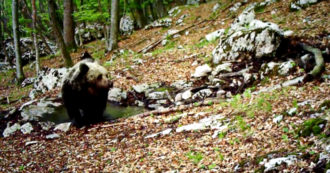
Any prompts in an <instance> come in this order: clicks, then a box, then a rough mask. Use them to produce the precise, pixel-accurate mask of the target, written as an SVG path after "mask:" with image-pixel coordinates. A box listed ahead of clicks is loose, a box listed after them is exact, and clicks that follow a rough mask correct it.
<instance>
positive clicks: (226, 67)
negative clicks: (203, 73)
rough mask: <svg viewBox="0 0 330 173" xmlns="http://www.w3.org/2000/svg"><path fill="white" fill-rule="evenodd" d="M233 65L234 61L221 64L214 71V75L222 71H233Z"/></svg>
mask: <svg viewBox="0 0 330 173" xmlns="http://www.w3.org/2000/svg"><path fill="white" fill-rule="evenodd" d="M231 66H232V63H229V62H227V63H223V64H220V65H218V66H217V67H216V68H215V69H214V70H213V71H212V75H213V76H215V75H218V74H219V73H222V72H232V69H231Z"/></svg>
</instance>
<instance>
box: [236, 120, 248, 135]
mask: <svg viewBox="0 0 330 173" xmlns="http://www.w3.org/2000/svg"><path fill="white" fill-rule="evenodd" d="M236 126H237V127H239V128H240V129H241V131H245V130H247V129H249V128H250V125H248V124H247V123H246V122H245V121H244V119H243V118H242V117H241V116H236Z"/></svg>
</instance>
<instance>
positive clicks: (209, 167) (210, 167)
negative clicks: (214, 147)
mask: <svg viewBox="0 0 330 173" xmlns="http://www.w3.org/2000/svg"><path fill="white" fill-rule="evenodd" d="M216 166H217V164H215V163H212V164H211V165H209V166H208V167H207V168H208V169H213V168H215V167H216Z"/></svg>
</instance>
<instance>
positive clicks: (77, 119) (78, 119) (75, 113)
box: [67, 106, 85, 128]
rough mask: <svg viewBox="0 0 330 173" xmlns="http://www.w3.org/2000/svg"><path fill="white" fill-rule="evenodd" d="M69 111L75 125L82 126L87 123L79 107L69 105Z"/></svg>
mask: <svg viewBox="0 0 330 173" xmlns="http://www.w3.org/2000/svg"><path fill="white" fill-rule="evenodd" d="M67 112H68V115H69V117H70V120H71V121H72V124H73V125H74V126H76V127H78V128H80V127H82V126H84V125H85V122H84V120H83V118H82V115H81V113H80V111H79V109H78V108H75V107H71V106H67Z"/></svg>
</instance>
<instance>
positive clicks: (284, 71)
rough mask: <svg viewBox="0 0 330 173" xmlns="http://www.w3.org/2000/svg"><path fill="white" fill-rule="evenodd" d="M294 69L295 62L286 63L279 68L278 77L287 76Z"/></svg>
mask: <svg viewBox="0 0 330 173" xmlns="http://www.w3.org/2000/svg"><path fill="white" fill-rule="evenodd" d="M294 67H295V62H294V61H293V60H289V61H286V62H284V63H282V64H281V65H280V66H279V70H278V73H279V74H280V75H283V76H287V75H289V73H290V71H291V70H292V69H293V68H294Z"/></svg>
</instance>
